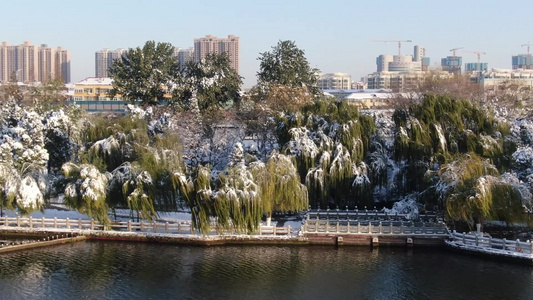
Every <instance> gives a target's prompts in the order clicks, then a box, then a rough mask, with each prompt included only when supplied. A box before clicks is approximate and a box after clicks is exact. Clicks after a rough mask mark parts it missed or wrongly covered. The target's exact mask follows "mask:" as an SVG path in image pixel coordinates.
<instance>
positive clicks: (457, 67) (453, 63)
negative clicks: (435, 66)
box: [440, 56, 463, 74]
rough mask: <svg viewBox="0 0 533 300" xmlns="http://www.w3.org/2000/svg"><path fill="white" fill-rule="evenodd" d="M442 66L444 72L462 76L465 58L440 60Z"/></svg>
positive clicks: (452, 57)
mask: <svg viewBox="0 0 533 300" xmlns="http://www.w3.org/2000/svg"><path fill="white" fill-rule="evenodd" d="M440 65H441V67H442V70H443V71H446V72H450V73H454V74H461V66H462V65H463V58H462V57H461V56H446V58H443V59H441V60H440Z"/></svg>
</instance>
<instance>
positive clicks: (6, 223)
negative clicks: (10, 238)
mask: <svg viewBox="0 0 533 300" xmlns="http://www.w3.org/2000/svg"><path fill="white" fill-rule="evenodd" d="M4 220H5V221H4V226H9V218H8V217H7V216H6V217H5V218H4Z"/></svg>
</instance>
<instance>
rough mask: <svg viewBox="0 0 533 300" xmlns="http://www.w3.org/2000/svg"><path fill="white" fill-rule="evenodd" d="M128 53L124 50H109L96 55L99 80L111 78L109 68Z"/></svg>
mask: <svg viewBox="0 0 533 300" xmlns="http://www.w3.org/2000/svg"><path fill="white" fill-rule="evenodd" d="M125 52H126V50H124V49H117V50H109V49H102V50H100V51H97V52H96V53H95V55H94V62H95V72H94V75H95V77H97V78H104V77H109V68H111V66H112V65H113V61H115V59H118V58H121V57H122V55H123V54H124V53H125Z"/></svg>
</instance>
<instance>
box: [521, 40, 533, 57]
mask: <svg viewBox="0 0 533 300" xmlns="http://www.w3.org/2000/svg"><path fill="white" fill-rule="evenodd" d="M531 46H533V44H531V43H530V42H527V44H523V45H522V47H527V55H529V47H531Z"/></svg>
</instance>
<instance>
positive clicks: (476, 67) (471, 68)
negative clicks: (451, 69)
mask: <svg viewBox="0 0 533 300" xmlns="http://www.w3.org/2000/svg"><path fill="white" fill-rule="evenodd" d="M480 69H481V71H487V70H488V69H489V64H488V63H466V64H465V71H466V72H475V71H480Z"/></svg>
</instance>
